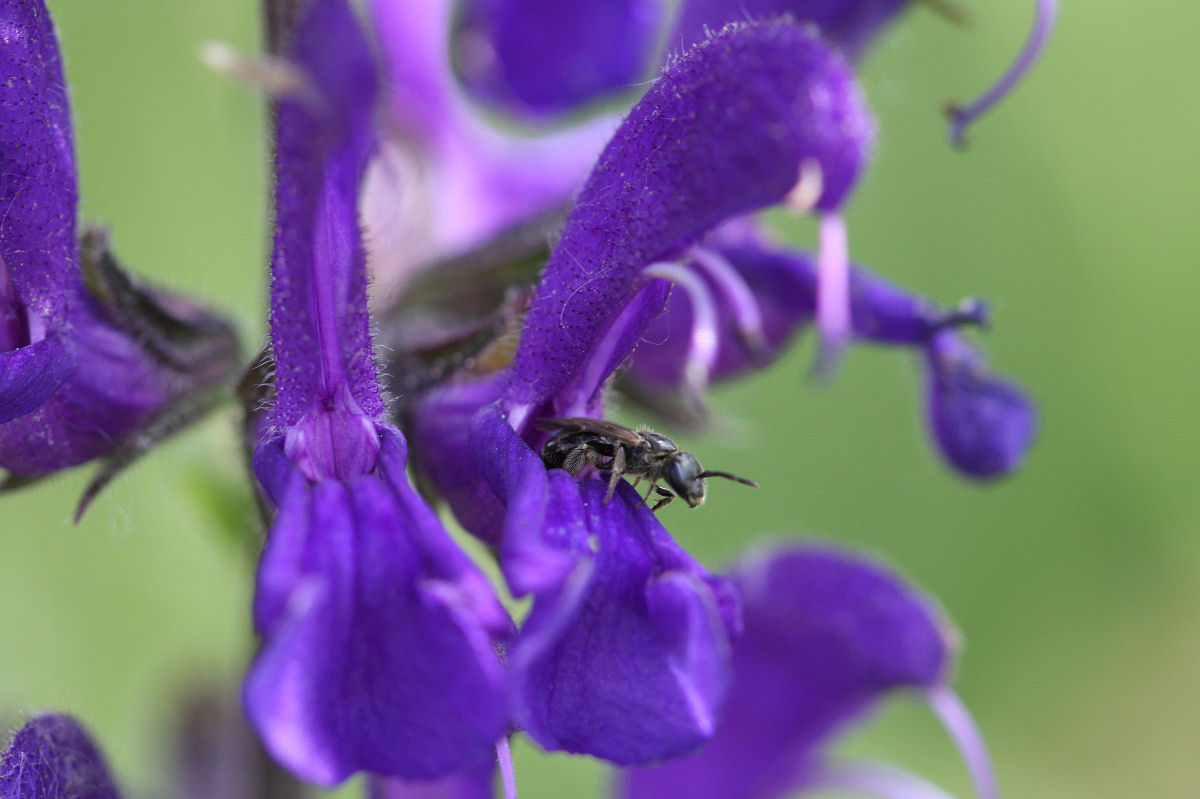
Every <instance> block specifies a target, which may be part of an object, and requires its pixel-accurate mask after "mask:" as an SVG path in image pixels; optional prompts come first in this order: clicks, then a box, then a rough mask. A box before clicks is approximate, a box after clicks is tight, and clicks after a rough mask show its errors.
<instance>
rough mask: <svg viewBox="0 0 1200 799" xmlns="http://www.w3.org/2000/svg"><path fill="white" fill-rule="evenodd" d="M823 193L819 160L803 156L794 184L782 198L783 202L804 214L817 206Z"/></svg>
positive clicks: (823, 183) (823, 184) (822, 178)
mask: <svg viewBox="0 0 1200 799" xmlns="http://www.w3.org/2000/svg"><path fill="white" fill-rule="evenodd" d="M824 193H825V174H824V173H823V172H822V171H821V164H820V162H818V161H817V160H816V159H813V158H805V159H804V160H802V161H801V162H800V173H799V175H798V176H797V177H796V185H794V186H792V188H791V190H790V191H789V192H788V193H787V195H786V196H785V197H784V198H783V203H784V205H786V206H787V207H788V208H789V209H791V210H792V211H793V212H795V213H797V214H800V215H804V214H807V213H810V212H811V211H812V210H813V209H814V208H816V207H817V203H818V202H820V201H821V195H822V194H824Z"/></svg>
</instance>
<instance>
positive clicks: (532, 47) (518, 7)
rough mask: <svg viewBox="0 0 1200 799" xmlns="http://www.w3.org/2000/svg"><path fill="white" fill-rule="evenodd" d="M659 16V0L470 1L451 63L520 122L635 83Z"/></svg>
mask: <svg viewBox="0 0 1200 799" xmlns="http://www.w3.org/2000/svg"><path fill="white" fill-rule="evenodd" d="M664 11H665V9H664V7H663V3H662V0H593V2H589V3H563V2H561V1H560V0H472V1H471V2H467V3H463V4H462V7H461V9H460V11H459V14H460V23H459V29H458V30H457V31H456V33H455V58H456V61H457V63H458V66H459V68H460V70H461V72H462V74H463V78H464V80H465V81H466V83H467V85H468V86H470V87H471V89H472V90H473V91H474V92H475V93H476V94H478V95H479V96H481V97H482V98H483V99H485V100H486V101H488V102H489V103H491V104H493V105H497V106H499V107H500V108H503V109H506V110H508V111H510V113H512V114H513V115H514V116H517V117H518V118H519V117H521V116H526V115H528V116H533V117H539V116H545V115H553V114H560V113H563V112H567V111H571V110H573V109H575V108H577V107H579V106H582V105H583V104H585V103H588V102H592V101H595V100H597V99H600V98H602V97H603V96H604V95H606V94H613V93H617V92H623V91H624V92H628V91H630V90H631V89H632V88H633V87H634V86H635V85H636V84H638V83H639V82H640V81H641V80H642V79H643V78H644V77H645V74H646V72H647V70H648V69H649V67H650V65H651V63H652V62H653V61H654V59H655V56H656V52H655V49H654V46H655V44H657V41H656V40H657V38H658V33H659V31H658V29H659V26H660V24H661V23H662V20H663V16H664Z"/></svg>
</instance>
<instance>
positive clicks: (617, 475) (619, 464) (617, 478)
mask: <svg viewBox="0 0 1200 799" xmlns="http://www.w3.org/2000/svg"><path fill="white" fill-rule="evenodd" d="M610 468H611V469H612V474H611V475H610V476H609V478H608V493H607V494H605V495H604V501H605V502H606V503H607V502H608V501H609V500H610V499H612V495H613V493H614V492H616V490H617V483H619V482H621V475H623V474H624V473H625V448H624V447H617V451H616V452H614V453H613V459H612V466H611V467H610Z"/></svg>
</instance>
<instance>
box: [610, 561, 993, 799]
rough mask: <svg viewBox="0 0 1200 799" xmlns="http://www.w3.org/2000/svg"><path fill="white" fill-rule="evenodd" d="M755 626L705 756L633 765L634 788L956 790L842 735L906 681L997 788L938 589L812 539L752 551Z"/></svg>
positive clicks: (643, 792) (630, 792) (748, 622)
mask: <svg viewBox="0 0 1200 799" xmlns="http://www.w3.org/2000/svg"><path fill="white" fill-rule="evenodd" d="M733 579H734V581H735V583H736V584H737V587H738V588H739V589H740V590H741V593H742V597H743V613H744V620H745V632H744V634H743V635H742V636H741V637H739V638H737V639H735V640H734V643H733V670H734V677H733V684H732V686H731V687H730V691H729V696H728V698H727V700H726V704H725V708H724V711H723V712H722V714H721V718H720V722H719V724H718V728H717V733H716V735H715V737H713V739H712V740H711V741H709V742H708V743H707V744H705V745H704V747H702V748H701V749H700V750H699V751H697V752H696V753H695V754H692V755H690V756H689V757H685V758H680V759H678V760H673V761H670V762H667V763H662V764H660V765H655V766H650V767H647V768H639V769H632V770H630V771H627V772H625V774H624V775H623V778H622V780H621V781H620V784H619V790H618V793H619V795H620V796H622V797H625V799H652V798H654V797H662V796H687V797H690V799H771V798H772V797H783V796H789V795H792V794H793V793H795V792H797V791H807V790H818V789H826V790H829V789H833V790H849V791H855V792H858V791H862V792H864V793H868V794H872V795H877V796H888V797H893V796H894V797H900V796H906V797H928V798H929V799H933V798H934V797H941V796H944V794H942V793H941V792H940V791H938V790H937V789H935V788H933V787H932V786H929V785H928V784H926V783H924V782H923V781H922V780H920V779H918V778H916V777H913V776H911V775H909V774H907V773H905V772H902V771H899V770H896V769H893V768H890V767H885V766H881V765H877V764H872V763H854V762H849V763H847V762H841V761H839V760H838V759H836V758H835V757H834V756H833V755H832V754H831V753H830V752H829V751H828V749H829V744H830V743H831V740H832V738H833V737H834V736H835V735H837V734H838V733H840V732H842V731H843V730H844V729H845V728H846V727H847V726H848V725H850V724H851V723H854V722H858V721H861V720H862V719H863V717H864V716H865V715H867V714H868V713H869V712H871V711H872V710H874V709H875V707H876V706H877V705H878V704H879V703H880V702H881V701H882V700H883V699H884V698H885V697H886V696H887V695H888V694H891V693H893V692H896V691H899V690H909V691H916V692H918V693H919V694H921V695H924V696H926V697H927V699H928V701H929V702H930V704H931V706H932V707H933V709H934V711H935V712H936V713H937V714H938V715H939V716H940V717H941V718H942V719H943V721H944V722H945V723H946V726H947V729H948V730H949V731H950V732H951V734H952V735H953V737H954V739H955V742H956V743H958V744H959V745H960V747H961V748H962V751H963V754H964V756H965V757H966V759H967V762H968V765H969V766H970V767H971V770H972V777H973V778H974V779H975V782H976V786H977V790H978V793H979V796H980V797H982V798H983V799H994V797H995V796H996V789H995V783H994V778H993V776H992V773H991V768H990V765H989V764H988V760H987V752H986V749H985V748H984V747H983V744H982V740H981V739H980V738H979V735H978V732H977V731H976V729H975V727H974V725H973V723H972V722H971V720H970V717H969V716H968V715H966V712H965V710H964V709H963V708H962V706H961V703H959V702H958V700H957V698H956V697H955V696H954V694H953V693H952V692H951V691H950V689H949V688H948V687H947V685H946V681H947V679H948V676H949V672H950V666H951V661H952V658H953V647H952V644H951V642H950V641H951V636H950V635H949V634H948V633H947V627H946V625H945V622H943V621H942V619H941V616H940V614H939V613H938V612H937V610H936V608H935V607H934V606H933V604H932V603H931V602H930V600H928V599H927V598H925V597H923V596H921V595H920V594H918V593H916V592H915V591H913V590H912V589H911V588H910V587H908V586H907V585H905V584H904V583H903V582H902V581H901V580H900V579H899V578H898V577H896V576H895V575H893V574H891V573H889V572H888V571H887V570H885V569H882V568H880V567H878V566H876V565H873V564H871V563H869V562H866V561H864V560H861V559H860V558H857V557H853V556H848V555H845V554H842V553H839V552H836V551H833V550H826V549H822V548H817V547H812V546H797V545H793V546H789V547H781V548H778V549H774V550H769V551H764V552H760V553H758V554H757V555H752V556H751V557H749V558H747V559H746V560H745V561H743V563H742V564H741V565H740V566H739V567H737V568H736V569H735V571H734V574H733Z"/></svg>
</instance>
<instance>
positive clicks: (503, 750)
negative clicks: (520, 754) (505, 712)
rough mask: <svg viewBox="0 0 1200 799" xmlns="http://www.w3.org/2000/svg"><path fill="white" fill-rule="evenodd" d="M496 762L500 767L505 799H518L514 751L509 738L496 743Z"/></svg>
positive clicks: (505, 736)
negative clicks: (509, 743)
mask: <svg viewBox="0 0 1200 799" xmlns="http://www.w3.org/2000/svg"><path fill="white" fill-rule="evenodd" d="M496 762H497V763H498V764H499V765H500V782H501V784H502V785H503V786H504V799H517V774H516V771H515V770H514V769H513V759H512V749H511V748H510V747H509V745H508V736H507V735H502V736H501V737H500V739H499V740H497V741H496Z"/></svg>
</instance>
